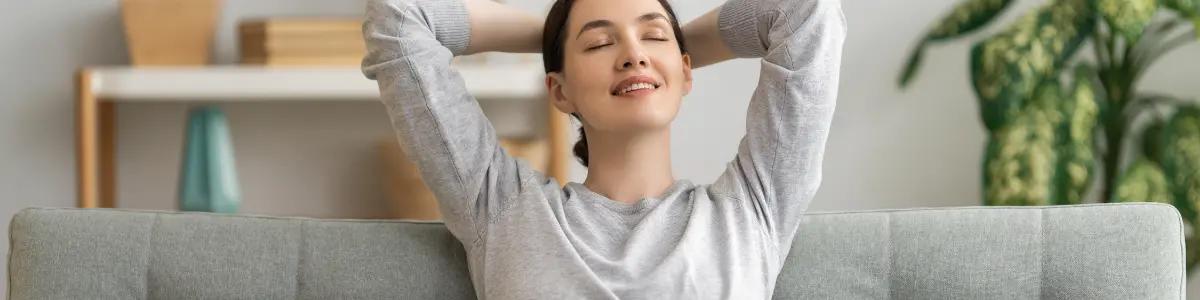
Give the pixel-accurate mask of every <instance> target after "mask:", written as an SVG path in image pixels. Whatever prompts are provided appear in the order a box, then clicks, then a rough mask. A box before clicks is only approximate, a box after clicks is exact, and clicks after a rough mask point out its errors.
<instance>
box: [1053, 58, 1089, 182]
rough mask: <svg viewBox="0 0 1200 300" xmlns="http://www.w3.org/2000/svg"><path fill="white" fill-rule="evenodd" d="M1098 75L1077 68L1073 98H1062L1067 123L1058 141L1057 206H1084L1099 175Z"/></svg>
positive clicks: (1063, 126) (1080, 67)
mask: <svg viewBox="0 0 1200 300" xmlns="http://www.w3.org/2000/svg"><path fill="white" fill-rule="evenodd" d="M1094 75H1095V70H1093V69H1092V68H1091V67H1090V66H1086V65H1080V66H1078V67H1076V68H1075V75H1074V78H1075V82H1074V84H1073V86H1072V87H1071V94H1070V95H1061V96H1060V97H1061V98H1062V101H1061V102H1059V103H1060V110H1061V113H1062V115H1063V118H1064V119H1063V121H1062V125H1061V129H1060V132H1059V136H1060V137H1059V138H1058V141H1059V143H1058V152H1059V159H1058V167H1057V171H1056V172H1055V175H1056V177H1055V182H1056V184H1057V185H1058V188H1057V191H1058V195H1056V196H1055V197H1054V199H1055V200H1058V202H1056V203H1055V204H1079V203H1081V202H1082V201H1083V198H1084V197H1085V196H1086V194H1087V191H1088V188H1089V187H1091V183H1092V178H1093V177H1094V175H1095V173H1096V153H1095V145H1096V143H1095V135H1096V124H1097V122H1098V120H1099V115H1100V107H1099V104H1098V103H1099V101H1097V100H1098V99H1097V98H1096V97H1097V93H1096V91H1097V90H1099V89H1100V87H1099V86H1097V85H1096V84H1095V82H1094V81H1092V78H1093V76H1094Z"/></svg>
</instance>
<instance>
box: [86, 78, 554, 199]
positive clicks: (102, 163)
mask: <svg viewBox="0 0 1200 300" xmlns="http://www.w3.org/2000/svg"><path fill="white" fill-rule="evenodd" d="M456 69H457V70H458V71H459V74H460V75H462V78H463V81H465V82H466V84H467V87H468V89H469V90H470V92H471V94H472V95H474V96H475V98H476V99H479V101H493V100H506V101H511V100H528V101H542V100H543V99H544V94H545V88H544V87H543V86H542V84H541V83H542V80H543V78H544V76H545V73H544V72H543V71H542V66H541V65H539V64H512V65H494V66H493V65H487V66H473V65H464V66H456ZM76 79H77V82H76V83H77V86H76V88H77V92H78V93H77V99H76V101H77V102H76V106H77V107H76V115H75V118H76V164H77V165H76V166H77V172H78V174H77V196H78V199H77V201H78V206H79V207H85V208H94V207H106V208H111V207H116V181H117V178H116V158H115V156H116V152H115V150H116V144H115V141H116V139H115V138H116V134H117V133H116V118H117V115H116V104H117V103H138V102H196V101H208V102H264V101H265V102H270V101H379V87H378V85H377V84H376V83H375V82H374V81H372V80H369V79H367V78H366V77H365V76H364V75H363V74H362V72H361V71H360V69H359V68H356V67H263V66H242V65H229V66H195V67H190V66H188V67H130V66H102V67H85V68H82V69H80V70H79V72H78V74H77V78H76ZM515 83H516V84H515ZM546 105H547V110H546V111H547V113H548V114H549V115H548V116H547V118H546V120H547V124H546V126H547V127H546V129H547V130H546V132H547V134H548V135H549V136H548V139H549V145H550V149H551V151H549V155H550V163H549V168H548V169H549V170H548V173H549V174H547V175H549V176H552V177H555V178H557V179H558V181H559V182H566V177H567V166H568V163H569V153H567V151H568V149H567V147H568V146H567V145H568V143H567V141H566V139H567V126H568V123H567V119H566V117H565V116H564V115H562V114H561V113H558V112H557V111H556V110H555V109H554V108H553V107H549V106H550V105H549V104H546Z"/></svg>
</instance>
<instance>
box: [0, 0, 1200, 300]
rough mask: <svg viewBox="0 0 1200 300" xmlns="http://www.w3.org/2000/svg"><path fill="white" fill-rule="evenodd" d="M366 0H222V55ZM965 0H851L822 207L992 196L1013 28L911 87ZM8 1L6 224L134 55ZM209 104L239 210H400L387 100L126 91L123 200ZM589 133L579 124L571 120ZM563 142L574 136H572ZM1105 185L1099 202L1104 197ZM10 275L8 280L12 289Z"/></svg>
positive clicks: (70, 161) (100, 4)
mask: <svg viewBox="0 0 1200 300" xmlns="http://www.w3.org/2000/svg"><path fill="white" fill-rule="evenodd" d="M364 2H365V1H361V0H341V1H332V0H288V1H283V0H253V1H250V0H225V1H223V2H222V3H221V6H220V10H219V15H218V17H217V18H216V23H215V26H216V27H215V28H216V31H215V39H214V40H213V44H212V59H211V63H212V64H221V65H228V64H239V63H245V61H244V58H243V57H241V54H239V44H238V40H239V33H238V27H239V24H240V23H241V22H243V21H244V20H249V19H254V18H262V17H288V16H294V17H304V16H340V17H349V18H354V17H358V16H359V15H360V14H361V13H362V11H363V7H364ZM507 2H509V3H510V4H513V5H516V6H518V7H521V8H524V9H527V10H529V11H531V12H537V13H544V11H545V10H546V8H547V7H548V5H549V2H548V1H546V0H509V1H507ZM720 3H721V1H717V0H690V1H677V3H675V4H674V5H675V7H676V10H677V12H678V15H679V16H680V18H681V19H682V20H690V19H692V18H694V17H697V16H699V15H700V14H702V13H704V12H706V11H708V10H710V9H712V8H713V7H715V6H717V5H719V4H720ZM956 3H957V2H956V1H950V0H915V1H882V0H856V1H844V2H843V4H842V5H843V9H844V11H845V15H846V17H847V19H848V24H849V36H848V39H847V41H846V45H845V50H844V53H843V61H842V73H841V80H840V96H839V99H838V107H837V113H836V116H835V118H834V124H833V129H832V131H831V135H830V139H829V144H828V145H827V148H826V156H825V163H824V181H823V185H822V187H821V189H820V191H819V193H818V194H817V197H816V199H815V201H814V202H813V203H812V206H811V210H813V211H831V210H865V209H885V208H910V207H938V206H975V205H982V204H983V198H984V195H983V185H982V183H983V181H982V176H983V175H982V170H981V166H982V165H983V161H982V157H983V155H984V150H985V146H986V143H987V139H988V130H987V129H985V127H984V124H983V123H982V122H981V120H980V116H979V112H978V109H979V105H978V104H977V103H978V102H977V100H976V95H975V93H974V92H973V90H972V85H971V82H970V80H971V76H970V74H971V73H970V67H969V59H968V54H969V51H970V47H971V46H972V44H973V42H974V41H978V40H981V39H983V38H985V37H987V36H988V35H989V34H990V33H996V32H1000V31H1002V30H1004V29H1005V28H1006V27H1008V26H1007V25H1000V26H989V27H987V28H985V29H983V31H982V32H981V33H977V34H974V35H971V36H967V37H966V38H965V39H964V40H963V41H959V42H952V43H944V44H938V45H936V46H932V47H930V48H928V49H927V50H926V51H925V52H924V61H923V62H924V63H923V66H922V68H921V71H920V75H919V76H917V77H916V78H915V79H914V80H913V81H912V82H910V83H909V86H908V88H907V89H904V90H902V89H900V88H899V87H898V86H897V77H898V75H899V74H900V73H901V71H902V68H903V67H904V65H905V63H906V61H907V60H908V57H909V53H910V51H911V50H912V49H913V47H914V46H915V45H916V44H917V42H918V41H920V40H921V39H922V37H924V36H926V33H927V32H928V31H929V30H930V29H931V28H932V26H933V24H935V22H936V21H937V20H939V19H940V18H941V17H942V16H944V15H946V14H947V13H948V12H949V11H950V10H951V9H952V8H953V7H954V5H955V4H956ZM1044 3H1045V2H1044V1H1036V0H1034V1H1015V2H1014V3H1013V4H1012V5H1013V6H1012V7H1009V9H1008V10H1007V11H1006V12H1005V13H1003V14H1001V15H1000V16H999V17H998V18H997V19H996V20H994V21H993V22H995V23H996V24H1008V23H1011V21H1012V20H1015V19H1017V18H1019V17H1020V16H1021V15H1024V14H1025V13H1026V12H1028V11H1030V10H1031V9H1035V8H1036V7H1038V6H1041V5H1042V4H1044ZM6 6H7V7H8V8H7V9H4V10H3V12H0V14H2V16H0V22H2V24H3V25H4V26H0V43H2V44H0V45H2V46H0V66H3V67H0V97H2V98H0V190H3V191H5V192H6V195H5V197H4V199H3V200H0V216H4V222H5V224H7V222H8V220H9V219H10V218H11V216H12V215H13V214H14V213H16V212H17V211H18V210H20V209H21V208H25V207H30V206H59V207H75V206H77V205H78V202H77V190H76V188H77V187H76V184H77V181H76V172H77V169H76V152H75V151H76V150H75V149H76V147H77V144H76V127H75V126H76V125H75V124H76V123H75V116H76V115H75V114H76V97H77V89H76V82H75V80H76V79H75V76H76V72H77V71H78V70H80V68H83V67H87V66H124V65H130V64H131V63H132V58H131V55H130V54H129V53H130V49H129V48H128V46H127V39H126V38H127V37H126V31H125V28H124V27H123V23H122V11H121V2H120V1H118V0H99V1H82V2H80V1H57V0H50V1H16V2H10V3H8V4H7V5H6ZM1085 52H1090V50H1089V51H1085ZM523 59H525V58H517V59H510V60H513V61H522V60H523ZM534 61H538V60H534ZM1198 62H1200V44H1197V43H1190V44H1187V45H1185V46H1183V47H1181V48H1178V49H1177V50H1175V51H1172V52H1170V53H1168V54H1166V55H1165V56H1164V57H1163V58H1162V59H1161V60H1160V61H1158V62H1157V63H1155V64H1154V65H1153V66H1152V67H1150V68H1149V70H1148V71H1147V72H1145V75H1144V77H1143V78H1142V80H1141V81H1140V82H1139V87H1140V88H1142V89H1144V90H1153V91H1161V92H1164V93H1169V94H1171V95H1178V96H1185V97H1190V98H1193V99H1194V98H1197V97H1200V84H1197V82H1198V81H1197V80H1196V78H1200V63H1198ZM757 67H758V63H757V62H756V61H753V60H737V61H732V62H726V63H723V64H720V65H716V66H712V67H708V68H705V69H701V70H698V71H697V72H696V73H695V76H696V77H695V78H696V82H695V85H694V86H695V88H694V90H693V91H692V93H691V94H690V95H689V96H688V97H687V98H685V100H684V106H683V108H682V111H681V112H680V115H679V118H678V119H677V120H676V121H675V123H674V125H673V126H674V127H673V133H674V134H673V135H672V138H673V141H672V151H673V153H672V156H673V163H674V171H675V174H676V176H677V177H679V178H686V179H691V180H692V181H693V182H696V183H708V182H711V181H712V180H713V179H715V178H716V176H717V175H718V174H719V173H720V172H721V171H722V170H723V169H724V168H725V163H726V162H728V161H729V160H730V159H732V158H733V156H734V153H735V151H736V149H737V144H738V141H739V139H740V138H741V136H742V133H743V131H744V122H745V114H744V112H745V108H746V105H747V101H748V98H749V95H750V93H751V92H752V90H753V88H754V86H755V83H756V79H757ZM372 84H373V83H372ZM534 103H535V104H536V102H534ZM198 104H211V105H214V107H216V108H219V109H220V111H222V112H223V113H224V116H225V117H226V119H227V120H228V123H227V124H228V131H229V133H230V137H231V140H230V142H231V145H232V150H233V153H234V155H235V156H236V172H237V182H238V185H239V187H240V194H239V195H240V199H239V201H240V208H239V209H238V213H247V214H267V215H286V216H308V217H318V218H389V217H392V216H394V214H393V207H392V206H390V205H393V204H389V203H390V202H389V201H391V200H389V199H391V197H392V196H391V194H390V193H391V192H389V190H388V188H389V184H388V183H387V181H386V180H385V179H384V178H390V177H389V176H395V173H394V172H396V171H395V170H394V169H391V168H393V167H392V166H394V165H396V163H394V162H389V161H388V160H387V159H386V158H384V157H382V156H381V154H380V152H381V146H380V141H386V140H387V139H388V138H393V137H392V131H391V125H390V124H389V121H388V116H387V114H386V112H385V110H384V107H383V106H382V105H381V104H380V103H378V102H377V101H321V100H311V101H294V102H285V101H279V102H207V103H206V102H198V103H183V102H153V101H151V102H138V103H128V104H126V103H121V104H118V105H117V106H116V115H117V116H119V121H117V122H116V128H115V131H116V132H118V133H119V134H117V135H116V138H115V143H116V145H117V146H116V148H115V149H116V152H115V161H116V162H117V163H116V165H115V173H116V175H117V177H118V178H120V180H118V181H117V184H116V195H115V198H116V199H118V200H117V202H116V203H117V205H116V206H117V207H119V208H129V209H162V210H176V209H179V208H180V207H179V196H178V195H179V190H180V188H181V187H180V184H179V182H180V176H181V175H180V167H181V165H184V162H183V155H182V153H184V145H185V141H186V138H187V134H186V133H187V124H188V123H187V120H188V116H189V110H190V109H192V108H194V107H196V105H198ZM513 107H515V106H511V105H508V104H505V103H499V104H497V103H491V104H485V108H487V113H488V114H489V117H490V118H492V120H493V122H494V123H496V126H497V127H498V128H502V131H506V130H508V129H503V128H515V129H512V131H514V132H517V131H521V130H524V129H526V128H524V127H528V126H540V124H543V123H545V122H542V121H545V120H544V119H545V113H544V112H539V111H537V110H536V109H541V108H542V107H538V106H537V105H532V106H527V107H523V108H521V109H514V108H513ZM529 107H532V108H529ZM529 120H533V121H529ZM514 123H515V124H514ZM530 124H533V125H530ZM574 131H575V128H574V125H571V126H570V127H569V130H566V132H574ZM540 132H543V133H544V132H545V131H544V130H542V131H540ZM566 140H567V141H569V142H570V143H572V144H573V143H574V141H575V137H573V136H570V137H568V138H566ZM701 149H702V150H701ZM535 152H536V151H535ZM538 155H544V152H543V153H541V154H538ZM1127 159H1128V158H1127ZM569 162H570V163H569V164H568V166H567V168H566V174H567V176H568V180H570V181H582V180H583V178H584V177H585V176H586V169H584V168H583V167H582V166H580V165H579V164H577V163H575V162H574V160H573V158H571V159H570V160H569ZM1095 194H1097V193H1092V196H1089V198H1088V199H1085V200H1084V202H1092V201H1097V199H1098V198H1097V197H1098V196H1096V195H1095ZM0 235H3V236H2V237H0V241H3V242H0V243H4V244H3V246H2V247H0V249H4V250H3V251H5V253H4V254H5V255H7V249H8V246H7V241H8V239H7V230H6V231H4V233H0ZM0 264H3V262H0ZM4 269H6V268H3V267H0V270H4ZM4 284H5V283H4V282H3V281H0V293H3V291H4V290H5V286H4ZM1189 294H1192V295H1200V281H1197V280H1193V281H1192V284H1190V285H1189Z"/></svg>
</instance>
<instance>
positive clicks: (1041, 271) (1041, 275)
mask: <svg viewBox="0 0 1200 300" xmlns="http://www.w3.org/2000/svg"><path fill="white" fill-rule="evenodd" d="M1037 212H1038V217H1039V218H1038V226H1040V227H1041V228H1039V229H1040V231H1041V236H1040V237H1039V240H1038V244H1039V245H1038V246H1039V251H1041V253H1040V254H1041V256H1042V257H1041V259H1038V298H1040V299H1046V288H1045V286H1046V260H1048V259H1050V255H1048V253H1047V252H1046V230H1047V226H1046V218H1047V216H1046V210H1041V209H1040V210H1038V211H1037Z"/></svg>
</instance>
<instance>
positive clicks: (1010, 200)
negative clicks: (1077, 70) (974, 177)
mask: <svg viewBox="0 0 1200 300" xmlns="http://www.w3.org/2000/svg"><path fill="white" fill-rule="evenodd" d="M1060 95H1061V91H1060V88H1059V87H1058V84H1057V83H1056V82H1053V81H1051V82H1048V83H1046V84H1042V85H1041V86H1040V87H1039V88H1038V92H1037V96H1036V97H1034V98H1033V99H1032V101H1031V102H1030V103H1029V105H1028V107H1026V109H1025V110H1023V111H1022V113H1019V114H1016V115H1014V118H1013V119H1012V120H1011V122H1009V123H1008V124H1006V125H1005V126H1003V127H1001V128H999V129H997V130H996V131H994V132H992V134H991V136H990V137H989V138H988V146H987V152H986V154H985V156H984V163H983V170H984V174H983V185H984V193H983V194H984V203H985V204H987V205H1047V204H1052V203H1056V202H1058V201H1056V200H1055V199H1054V197H1055V195H1056V194H1057V193H1056V190H1055V189H1056V185H1055V184H1054V181H1055V170H1056V167H1057V166H1056V162H1057V160H1058V157H1057V156H1058V152H1057V151H1056V149H1055V144H1056V139H1055V135H1056V131H1059V128H1060V126H1059V125H1060V124H1061V122H1062V121H1063V120H1062V115H1061V113H1059V111H1058V109H1057V107H1056V105H1057V104H1058V100H1060Z"/></svg>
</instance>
